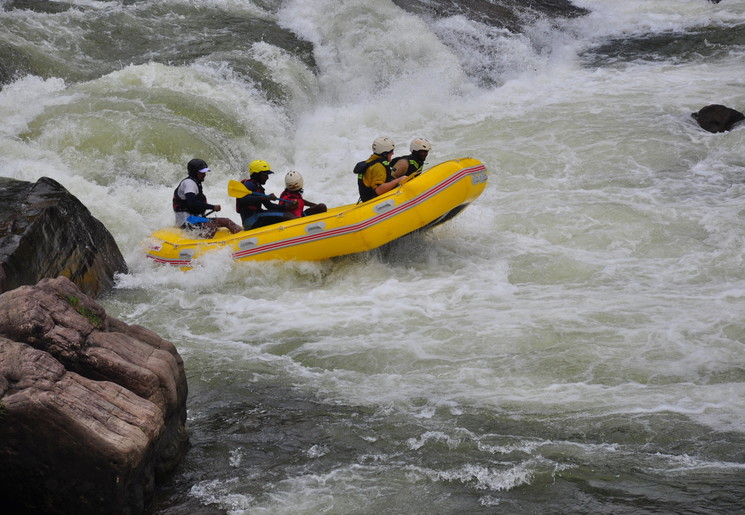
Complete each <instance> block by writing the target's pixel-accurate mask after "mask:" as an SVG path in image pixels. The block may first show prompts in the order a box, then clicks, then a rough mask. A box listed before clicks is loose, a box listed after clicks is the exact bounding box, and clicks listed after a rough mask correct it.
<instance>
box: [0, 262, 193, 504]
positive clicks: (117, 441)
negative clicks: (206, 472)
mask: <svg viewBox="0 0 745 515" xmlns="http://www.w3.org/2000/svg"><path fill="white" fill-rule="evenodd" d="M186 396H187V384H186V376H185V374H184V367H183V361H182V360H181V357H180V356H179V354H178V351H177V350H176V348H175V347H174V345H173V344H172V343H170V342H168V341H166V340H163V339H162V338H160V337H159V336H158V335H156V334H155V333H153V332H152V331H149V330H148V329H145V328H143V327H140V326H130V325H127V324H125V323H124V322H121V321H120V320H117V319H115V318H113V317H109V316H107V315H106V312H105V310H104V309H103V308H102V307H101V306H100V305H99V304H97V303H96V302H95V301H93V300H92V299H91V298H90V297H88V296H87V295H85V294H84V293H82V292H81V291H80V289H78V288H77V287H76V286H75V285H74V284H73V283H72V282H71V281H70V280H69V279H67V278H64V277H59V278H56V279H44V280H42V281H40V282H39V284H38V285H36V286H22V287H19V288H17V289H14V290H12V291H9V292H6V293H4V294H2V295H0V499H2V501H1V505H2V506H3V511H7V510H9V511H8V513H12V512H15V513H60V514H62V513H82V514H88V513H91V514H92V513H113V514H119V513H121V514H133V513H141V512H142V511H143V510H144V509H145V507H146V506H147V503H148V501H149V500H150V499H151V498H152V495H153V492H154V487H155V483H156V480H157V479H158V478H161V477H163V476H164V475H166V474H168V473H169V472H171V471H172V470H173V469H174V468H175V466H176V465H177V464H178V463H179V462H180V460H181V459H182V458H183V455H184V454H185V452H186V450H187V448H188V443H189V442H188V437H187V435H186V431H185V421H186Z"/></svg>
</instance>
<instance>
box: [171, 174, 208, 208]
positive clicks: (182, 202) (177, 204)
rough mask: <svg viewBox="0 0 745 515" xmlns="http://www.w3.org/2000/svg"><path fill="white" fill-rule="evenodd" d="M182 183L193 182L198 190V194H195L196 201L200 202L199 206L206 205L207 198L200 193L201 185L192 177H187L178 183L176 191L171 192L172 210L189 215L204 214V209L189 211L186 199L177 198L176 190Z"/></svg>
mask: <svg viewBox="0 0 745 515" xmlns="http://www.w3.org/2000/svg"><path fill="white" fill-rule="evenodd" d="M184 181H194V182H195V183H196V185H197V189H198V190H199V193H197V200H198V201H200V204H202V205H204V204H206V203H207V197H205V196H204V193H202V183H201V182H199V181H198V180H196V179H195V178H194V177H187V178H186V179H184V180H182V181H181V182H180V183H178V186H176V189H175V190H173V210H174V211H177V212H184V211H186V212H187V213H189V214H190V215H201V214H202V213H204V209H192V210H191V211H190V210H189V204H188V202H187V201H186V199H185V198H181V197H179V196H178V190H179V188H180V187H181V184H182V183H183V182H184Z"/></svg>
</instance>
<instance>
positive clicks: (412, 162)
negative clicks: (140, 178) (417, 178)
mask: <svg viewBox="0 0 745 515" xmlns="http://www.w3.org/2000/svg"><path fill="white" fill-rule="evenodd" d="M401 159H407V160H408V161H409V169H408V170H407V171H406V173H405V174H404V175H411V174H412V173H415V172H418V171H419V170H421V169H422V167H423V166H424V163H423V162H421V163H420V162H419V161H417V160H416V159H414V154H409V155H408V156H399V157H396V158H394V159H393V161H391V168H393V166H394V165H395V164H396V163H397V162H398V161H400V160H401Z"/></svg>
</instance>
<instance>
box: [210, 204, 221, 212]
mask: <svg viewBox="0 0 745 515" xmlns="http://www.w3.org/2000/svg"><path fill="white" fill-rule="evenodd" d="M221 209H222V208H221V207H220V204H215V208H214V209H213V210H212V211H220V210H221Z"/></svg>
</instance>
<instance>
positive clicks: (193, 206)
mask: <svg viewBox="0 0 745 515" xmlns="http://www.w3.org/2000/svg"><path fill="white" fill-rule="evenodd" d="M186 206H187V208H188V210H189V212H193V211H199V212H204V211H208V210H212V211H220V209H221V208H220V206H219V204H208V203H207V202H202V201H201V200H199V199H198V198H197V195H196V193H192V192H189V193H187V194H186Z"/></svg>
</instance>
